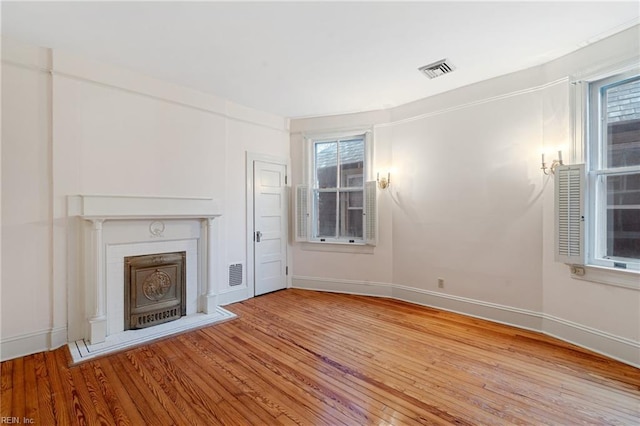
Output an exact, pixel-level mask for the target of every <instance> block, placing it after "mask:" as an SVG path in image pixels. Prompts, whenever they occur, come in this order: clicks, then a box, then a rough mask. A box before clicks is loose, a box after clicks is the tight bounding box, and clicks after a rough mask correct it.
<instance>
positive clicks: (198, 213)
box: [67, 195, 222, 220]
mask: <svg viewBox="0 0 640 426" xmlns="http://www.w3.org/2000/svg"><path fill="white" fill-rule="evenodd" d="M67 208H68V214H69V216H80V217H82V218H83V219H87V220H93V219H103V220H106V219H122V220H124V219H153V218H165V219H189V218H193V219H197V218H203V219H204V218H215V217H218V216H221V215H222V213H221V212H220V207H219V206H218V203H217V201H216V200H214V199H211V198H186V197H184V198H180V197H138V196H122V195H72V196H69V198H68V205H67Z"/></svg>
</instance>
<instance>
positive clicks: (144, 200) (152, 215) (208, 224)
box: [67, 195, 222, 344]
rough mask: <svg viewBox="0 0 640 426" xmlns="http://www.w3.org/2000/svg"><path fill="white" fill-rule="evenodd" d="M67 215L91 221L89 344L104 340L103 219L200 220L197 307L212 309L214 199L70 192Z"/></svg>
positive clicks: (214, 300)
mask: <svg viewBox="0 0 640 426" xmlns="http://www.w3.org/2000/svg"><path fill="white" fill-rule="evenodd" d="M67 202H68V204H67V212H68V215H69V216H72V217H73V216H75V217H80V218H81V219H84V220H86V221H89V222H91V231H90V232H91V235H90V240H91V244H90V245H91V247H87V249H88V250H87V252H86V254H87V262H86V265H85V268H87V270H86V276H87V277H88V278H89V279H88V280H87V281H86V284H85V285H86V286H90V288H89V289H88V290H90V291H89V294H92V295H93V298H92V299H93V300H92V301H88V302H87V306H86V313H87V314H88V316H89V318H88V321H89V324H88V325H89V327H88V334H89V335H88V336H87V338H88V340H89V341H90V342H91V344H97V343H101V342H104V341H105V339H106V337H107V312H106V311H107V303H106V279H105V255H104V250H105V245H104V243H103V223H104V222H105V221H125V220H156V221H158V222H156V223H158V224H159V226H164V224H162V222H161V221H162V220H171V219H194V220H200V221H201V223H202V225H201V226H202V230H203V233H202V236H203V240H204V241H203V243H204V244H203V245H202V248H203V249H204V250H205V253H204V258H205V259H206V262H205V264H204V265H203V267H204V268H206V269H205V271H206V272H205V274H203V276H204V277H205V279H204V280H203V281H204V282H203V283H202V284H203V285H202V286H201V288H202V290H203V291H202V294H201V295H200V300H201V302H200V310H201V312H203V313H205V314H206V313H214V312H215V310H216V307H217V291H216V283H215V274H214V270H215V261H214V253H215V250H214V235H215V229H214V219H215V218H217V217H219V216H221V215H222V214H221V212H220V208H219V206H218V203H217V202H216V201H215V200H213V199H208V198H177V197H136V196H113V195H74V196H69V197H68V200H67ZM149 231H150V232H151V233H152V234H153V233H158V235H157V236H160V237H161V236H162V235H161V234H162V233H161V230H157V229H154V228H152V227H150V228H149Z"/></svg>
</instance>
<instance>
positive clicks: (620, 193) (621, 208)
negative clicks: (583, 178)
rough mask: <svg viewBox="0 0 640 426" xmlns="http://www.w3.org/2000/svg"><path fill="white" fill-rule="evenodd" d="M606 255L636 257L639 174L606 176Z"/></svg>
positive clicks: (638, 248) (639, 236) (639, 249)
mask: <svg viewBox="0 0 640 426" xmlns="http://www.w3.org/2000/svg"><path fill="white" fill-rule="evenodd" d="M606 188H607V256H612V257H626V258H634V259H640V173H634V174H629V175H623V176H608V177H606Z"/></svg>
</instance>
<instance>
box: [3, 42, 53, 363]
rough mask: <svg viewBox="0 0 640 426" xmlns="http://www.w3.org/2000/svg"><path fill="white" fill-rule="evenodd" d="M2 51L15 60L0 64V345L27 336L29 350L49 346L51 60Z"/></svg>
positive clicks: (32, 52) (31, 52) (29, 52)
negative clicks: (0, 199) (0, 213)
mask: <svg viewBox="0 0 640 426" xmlns="http://www.w3.org/2000/svg"><path fill="white" fill-rule="evenodd" d="M2 49H3V57H5V56H11V57H13V58H14V59H15V60H16V61H19V63H16V64H6V63H3V65H2V289H1V293H2V299H1V300H2V302H1V303H2V305H1V311H2V343H3V346H5V344H6V345H11V344H13V343H14V342H19V341H20V339H21V338H22V337H23V336H24V335H28V336H29V339H28V341H27V343H26V346H25V351H28V352H33V351H37V350H41V348H43V347H47V345H48V342H49V337H50V332H51V320H52V314H53V307H52V304H51V298H52V287H51V283H52V275H51V270H52V258H51V232H52V223H51V184H50V176H51V172H52V170H51V160H50V157H51V149H50V142H51V141H50V139H51V138H50V126H51V119H50V103H51V93H50V92H51V91H50V88H51V77H50V75H49V74H48V73H46V72H43V71H40V70H39V68H40V67H42V68H47V67H48V65H49V64H50V61H49V58H48V57H47V55H46V54H43V52H41V51H40V50H38V49H33V48H26V47H16V46H10V45H5V44H4V43H3V45H2ZM21 64H24V65H26V66H28V68H26V67H25V66H23V65H21ZM2 350H3V351H4V348H3V349H2Z"/></svg>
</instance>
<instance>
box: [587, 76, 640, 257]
mask: <svg viewBox="0 0 640 426" xmlns="http://www.w3.org/2000/svg"><path fill="white" fill-rule="evenodd" d="M637 79H638V73H637V71H633V72H627V73H624V74H618V75H615V76H611V77H608V78H605V79H602V80H598V81H595V82H591V83H590V84H589V92H588V93H589V96H588V101H587V102H588V106H587V111H588V112H589V120H588V126H589V127H588V133H587V134H588V150H587V163H588V165H589V171H588V187H589V193H588V199H589V201H588V204H589V206H590V209H589V211H590V214H589V217H590V218H591V219H590V220H589V232H588V258H587V259H588V263H589V264H593V265H598V266H605V267H619V268H624V269H631V270H640V259H636V258H626V257H620V256H608V254H607V253H608V248H609V244H610V242H611V241H610V235H609V231H608V229H607V227H608V224H609V220H608V214H609V212H610V211H611V210H615V209H621V208H629V207H630V206H625V207H621V206H618V207H613V206H610V205H608V194H607V185H606V181H607V179H608V178H615V177H622V176H627V175H630V174H637V173H640V165H633V166H618V167H614V166H612V165H610V164H608V163H607V161H608V144H609V143H610V141H609V140H608V123H609V122H608V119H607V114H608V107H607V96H605V94H606V93H607V91H608V90H610V89H612V88H614V87H616V86H619V85H622V84H625V83H628V82H630V81H633V80H637Z"/></svg>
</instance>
